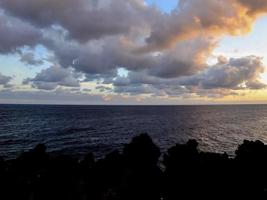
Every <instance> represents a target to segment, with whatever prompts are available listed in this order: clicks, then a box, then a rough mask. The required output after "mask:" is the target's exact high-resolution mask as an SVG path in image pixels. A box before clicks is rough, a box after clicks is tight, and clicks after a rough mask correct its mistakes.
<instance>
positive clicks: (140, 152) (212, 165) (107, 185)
mask: <svg viewBox="0 0 267 200" xmlns="http://www.w3.org/2000/svg"><path fill="white" fill-rule="evenodd" d="M160 155H161V154H160V150H159V148H158V147H157V146H156V145H155V144H154V143H153V141H152V140H151V138H150V137H149V136H148V135H146V134H142V135H140V136H137V137H135V138H133V140H132V142H131V143H129V144H126V145H125V146H124V149H123V152H122V153H120V152H118V151H114V152H112V153H110V154H108V155H106V156H105V158H103V159H99V160H95V159H94V156H93V154H88V155H87V156H85V157H84V159H83V160H81V161H78V160H77V159H75V158H71V157H67V156H57V157H54V156H51V155H49V154H47V153H46V148H45V146H44V145H38V146H36V147H35V148H34V149H33V150H31V151H30V152H26V153H23V154H22V155H21V156H20V157H18V158H17V159H15V160H9V161H4V160H3V159H2V160H0V190H1V191H0V199H1V200H5V199H19V200H24V199H27V200H54V199H57V200H60V199H62V200H63V199H64V200H106V199H107V200H149V199H152V200H160V199H167V200H177V199H191V198H194V199H196V198H197V199H201V198H202V197H205V199H230V198H240V197H246V198H248V199H265V198H267V146H265V145H264V144H263V143H262V142H260V141H256V142H250V141H244V143H243V144H242V145H240V146H239V147H238V149H237V150H236V156H235V157H234V158H230V157H229V156H228V155H227V154H216V153H205V152H201V151H199V150H198V143H197V142H196V141H195V140H190V141H188V142H187V143H186V144H177V145H176V146H174V147H172V148H170V149H169V150H168V152H167V153H166V154H165V155H163V159H162V161H160V162H159V158H160Z"/></svg>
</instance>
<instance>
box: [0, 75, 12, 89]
mask: <svg viewBox="0 0 267 200" xmlns="http://www.w3.org/2000/svg"><path fill="white" fill-rule="evenodd" d="M11 80H12V77H11V76H5V75H3V74H1V73H0V85H3V86H4V87H5V88H8V87H10V86H11V85H10V81H11Z"/></svg>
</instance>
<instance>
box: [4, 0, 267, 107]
mask: <svg viewBox="0 0 267 200" xmlns="http://www.w3.org/2000/svg"><path fill="white" fill-rule="evenodd" d="M266 27H267V0H180V1H178V0H164V1H163V0H146V1H145V0H75V1H74V0H58V1H54V0H20V1H17V0H0V103H12V104H13V103H18V104H24V103H27V104H28V103H29V104H101V105H102V104H105V105H117V104H123V105H125V104H126V105H128V104H130V105H132V104H133V105H135V104H137V105H140V104H141V105H165V104H166V105H176V104H177V105H180V104H247V103H249V104H250V103H251V104H254V103H256V104H257V103H267V87H266V86H267V70H266V69H267V37H266V35H267V28H266Z"/></svg>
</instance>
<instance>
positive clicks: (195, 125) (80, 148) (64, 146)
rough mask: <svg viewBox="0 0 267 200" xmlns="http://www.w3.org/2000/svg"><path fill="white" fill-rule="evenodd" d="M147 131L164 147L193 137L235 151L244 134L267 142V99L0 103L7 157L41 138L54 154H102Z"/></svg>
mask: <svg viewBox="0 0 267 200" xmlns="http://www.w3.org/2000/svg"><path fill="white" fill-rule="evenodd" d="M144 132H145V133H149V134H150V136H151V137H152V138H153V140H154V142H155V143H156V144H157V145H159V146H160V147H161V149H162V151H165V150H166V149H167V148H169V147H170V146H172V145H174V144H175V143H177V142H179V143H184V142H186V141H187V140H188V139H191V138H193V139H196V140H198V141H199V143H200V148H201V150H204V151H213V152H227V153H230V154H234V150H235V149H236V148H237V146H238V144H240V143H242V141H243V140H244V139H249V140H261V141H263V142H265V143H267V105H231V106H228V105H227V106H50V105H0V155H2V156H5V157H7V158H13V157H16V156H17V155H19V154H20V153H21V152H22V151H27V150H29V149H31V148H33V147H34V146H35V145H36V144H38V143H44V144H46V145H47V147H48V151H49V152H53V153H55V154H70V155H73V156H82V155H84V154H85V153H87V152H89V151H92V152H94V153H95V154H96V155H97V156H102V155H104V154H106V153H108V152H110V151H112V150H114V149H121V147H122V146H123V144H125V143H127V142H129V141H130V139H131V138H132V137H133V136H135V135H137V134H139V133H144Z"/></svg>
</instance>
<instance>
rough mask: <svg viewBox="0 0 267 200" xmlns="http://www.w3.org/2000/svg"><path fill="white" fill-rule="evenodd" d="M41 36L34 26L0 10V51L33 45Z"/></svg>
mask: <svg viewBox="0 0 267 200" xmlns="http://www.w3.org/2000/svg"><path fill="white" fill-rule="evenodd" d="M41 38H42V35H41V33H40V31H38V30H37V29H36V28H34V27H33V26H31V25H29V24H28V23H26V22H24V21H22V20H20V19H18V18H13V17H10V16H6V15H4V14H3V13H1V10H0V53H2V54H5V53H10V52H14V51H16V50H17V49H18V48H20V47H24V46H30V47H32V46H35V45H36V44H37V43H38V42H39V41H40V40H41Z"/></svg>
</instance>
